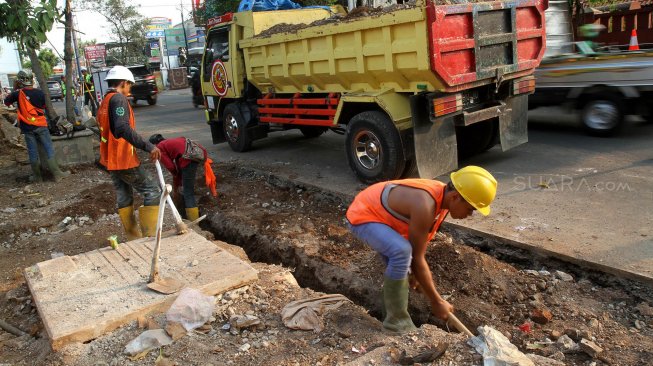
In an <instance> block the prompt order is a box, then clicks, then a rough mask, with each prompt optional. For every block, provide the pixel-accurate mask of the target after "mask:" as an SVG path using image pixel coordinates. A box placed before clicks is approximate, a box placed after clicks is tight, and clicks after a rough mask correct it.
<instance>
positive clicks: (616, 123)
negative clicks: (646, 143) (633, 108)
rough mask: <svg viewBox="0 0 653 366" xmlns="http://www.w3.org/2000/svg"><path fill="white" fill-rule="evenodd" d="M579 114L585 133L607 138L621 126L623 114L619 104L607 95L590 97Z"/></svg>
mask: <svg viewBox="0 0 653 366" xmlns="http://www.w3.org/2000/svg"><path fill="white" fill-rule="evenodd" d="M591 98H592V100H590V101H588V102H587V103H585V105H584V106H583V111H582V112H581V121H582V122H583V127H585V131H587V133H588V134H590V135H592V136H600V137H608V136H612V135H614V134H616V133H617V132H618V131H619V129H620V128H621V127H622V125H623V120H624V114H623V111H622V109H621V105H620V104H619V102H618V101H617V100H616V99H615V98H614V97H612V96H609V95H597V96H592V97H591Z"/></svg>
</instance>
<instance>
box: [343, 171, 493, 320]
mask: <svg viewBox="0 0 653 366" xmlns="http://www.w3.org/2000/svg"><path fill="white" fill-rule="evenodd" d="M496 191H497V181H496V180H495V179H494V177H493V176H492V174H490V173H489V172H488V171H487V170H485V169H483V168H480V167H477V166H467V167H465V168H462V169H460V170H458V171H457V172H453V173H451V182H450V183H449V184H445V183H442V182H439V181H436V180H431V179H403V180H395V181H388V182H381V183H376V184H374V185H372V186H370V187H368V188H366V189H365V190H363V191H362V192H360V193H359V194H358V195H357V196H356V198H355V199H354V202H352V204H351V206H349V209H348V210H347V220H348V222H349V224H350V229H351V231H352V232H353V233H354V235H356V236H357V237H358V238H359V239H361V240H362V241H364V242H366V243H367V244H368V245H369V246H370V247H372V249H374V250H375V251H377V252H378V253H379V254H381V257H382V258H383V260H384V261H385V262H386V264H387V268H386V270H385V274H384V282H383V302H384V304H383V306H384V308H385V313H386V316H385V319H384V321H383V326H384V327H385V328H386V329H389V330H392V331H397V332H405V331H411V330H414V329H416V327H415V325H414V324H413V321H412V319H411V318H410V315H409V314H408V289H409V281H408V273H409V270H412V275H414V276H415V279H416V280H417V282H418V284H419V286H420V287H421V289H422V292H423V293H424V294H425V295H426V296H427V297H428V298H429V300H430V301H431V312H432V313H433V315H435V316H436V317H438V318H440V319H442V320H446V319H447V318H448V316H449V313H450V312H453V306H451V304H449V303H448V302H447V301H446V300H444V299H443V298H442V297H441V296H440V294H439V293H438V291H437V290H436V288H435V284H434V282H433V276H432V275H431V270H430V269H429V265H428V263H427V262H426V256H425V255H426V245H427V244H428V242H429V241H430V240H431V239H433V237H434V236H435V233H436V232H437V231H438V229H439V228H440V224H442V221H444V219H445V217H446V216H447V214H451V217H453V218H454V219H464V218H466V217H468V216H470V215H471V214H472V213H473V212H474V210H477V211H479V212H480V213H481V214H483V215H486V216H487V215H488V214H489V213H490V203H492V201H493V200H494V197H495V195H496Z"/></svg>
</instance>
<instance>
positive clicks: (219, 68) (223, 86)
mask: <svg viewBox="0 0 653 366" xmlns="http://www.w3.org/2000/svg"><path fill="white" fill-rule="evenodd" d="M211 84H213V89H215V92H216V93H218V95H219V96H221V97H223V96H225V95H226V94H227V84H228V80H227V69H226V68H225V67H224V64H223V63H222V61H220V60H218V61H216V62H214V63H213V69H212V70H211Z"/></svg>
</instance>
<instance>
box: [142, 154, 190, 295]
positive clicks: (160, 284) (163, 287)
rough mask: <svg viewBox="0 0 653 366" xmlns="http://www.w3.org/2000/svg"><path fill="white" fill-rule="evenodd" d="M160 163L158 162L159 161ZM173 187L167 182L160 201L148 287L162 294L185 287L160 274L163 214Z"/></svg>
mask: <svg viewBox="0 0 653 366" xmlns="http://www.w3.org/2000/svg"><path fill="white" fill-rule="evenodd" d="M157 163H158V162H157ZM171 190H172V187H171V186H170V185H169V184H166V185H165V186H164V189H163V194H162V195H161V200H160V201H159V216H158V217H157V222H156V244H155V245H154V254H153V256H152V267H151V269H150V279H149V283H148V284H147V287H149V288H150V289H151V290H154V291H156V292H159V293H162V294H166V295H168V294H173V293H175V292H177V291H179V290H181V288H182V287H183V284H182V283H181V282H179V281H177V280H175V279H174V278H170V277H161V276H160V275H159V254H160V252H161V233H162V231H163V214H164V211H165V207H166V198H167V197H170V191H171Z"/></svg>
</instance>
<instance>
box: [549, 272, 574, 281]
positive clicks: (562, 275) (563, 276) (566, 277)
mask: <svg viewBox="0 0 653 366" xmlns="http://www.w3.org/2000/svg"><path fill="white" fill-rule="evenodd" d="M554 273H555V276H556V277H558V278H559V279H560V280H562V281H565V282H571V281H573V280H574V277H573V276H572V275H570V274H568V273H565V272H562V271H555V272H554Z"/></svg>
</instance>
